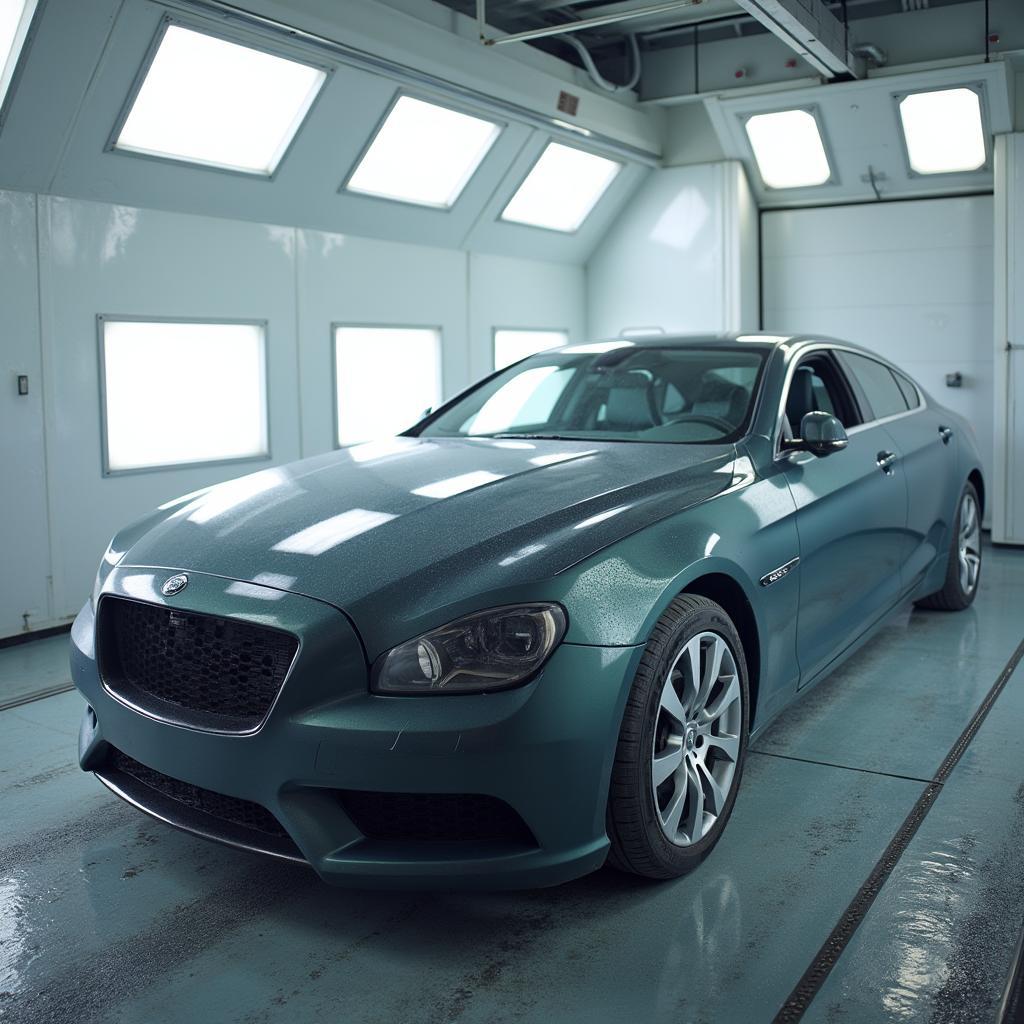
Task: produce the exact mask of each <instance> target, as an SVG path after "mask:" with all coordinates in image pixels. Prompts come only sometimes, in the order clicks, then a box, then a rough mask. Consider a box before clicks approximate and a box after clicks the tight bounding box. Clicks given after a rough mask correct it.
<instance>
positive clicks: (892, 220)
mask: <svg viewBox="0 0 1024 1024" xmlns="http://www.w3.org/2000/svg"><path fill="white" fill-rule="evenodd" d="M979 202H980V203H982V204H985V205H987V207H988V210H989V214H990V215H989V216H987V217H979V216H978V203H979ZM991 203H992V200H991V197H989V196H962V197H958V198H953V199H929V200H924V201H919V202H905V203H895V202H890V203H878V204H870V203H860V204H857V205H851V206H827V207H820V208H817V209H813V210H778V211H773V212H772V213H771V214H766V215H765V217H764V225H763V226H764V228H765V230H771V232H772V248H773V253H774V255H775V256H815V255H822V256H828V255H832V254H834V253H835V252H836V242H837V239H839V240H841V244H842V251H843V252H845V253H858V252H862V253H871V252H897V251H909V252H922V251H923V252H929V251H932V250H934V249H939V248H944V249H962V248H963V247H964V246H974V247H977V248H980V249H984V248H988V249H989V250H990V251H991V248H992V244H993V238H994V231H993V222H992V217H991V209H992V207H991ZM940 206H941V214H939V215H937V214H936V210H937V208H938V207H940ZM811 222H813V223H811Z"/></svg>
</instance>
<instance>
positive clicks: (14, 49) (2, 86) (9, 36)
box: [0, 0, 38, 104]
mask: <svg viewBox="0 0 1024 1024" xmlns="http://www.w3.org/2000/svg"><path fill="white" fill-rule="evenodd" d="M37 3H38V0H0V104H2V103H3V101H4V97H5V96H6V95H7V90H8V88H9V87H10V84H11V79H12V78H13V77H14V69H15V67H17V65H18V58H19V57H20V56H21V48H22V47H23V46H24V45H25V36H26V35H28V27H29V25H31V24H32V15H33V14H35V12H36V4H37Z"/></svg>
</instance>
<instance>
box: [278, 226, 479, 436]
mask: <svg viewBox="0 0 1024 1024" xmlns="http://www.w3.org/2000/svg"><path fill="white" fill-rule="evenodd" d="M298 238H299V250H298V263H297V269H296V276H297V280H298V289H299V291H298V299H299V307H298V319H299V338H300V357H301V365H302V399H303V401H302V423H303V432H302V447H303V454H304V455H312V454H315V453H317V452H323V451H329V450H330V449H331V448H333V447H334V427H333V415H334V413H333V401H334V391H333V380H332V374H331V373H330V365H331V364H330V358H331V355H330V353H331V345H332V332H331V324H332V323H346V324H378V325H381V326H389V327H399V326H403V327H439V328H440V329H441V343H442V367H441V370H442V374H441V385H442V388H443V390H444V394H445V395H451V394H454V393H455V392H456V391H458V390H459V389H460V388H463V387H465V386H466V384H468V383H469V375H468V370H467V367H468V364H469V355H468V352H469V346H468V339H467V335H466V308H467V291H466V259H467V257H466V254H465V253H463V252H459V251H457V250H455V249H437V248H431V247H428V246H419V245H404V244H402V243H399V242H384V241H378V240H376V239H371V238H360V237H357V236H355V235H337V234H329V233H326V232H322V231H300V232H299V233H298ZM397 369H400V368H396V367H389V366H382V367H381V368H380V372H379V375H378V376H377V379H376V380H373V381H367V382H366V383H367V387H373V388H376V389H379V392H380V399H381V401H382V402H386V401H387V389H388V377H389V375H390V374H391V373H394V372H396V370H397Z"/></svg>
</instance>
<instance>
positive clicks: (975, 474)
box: [967, 466, 985, 518]
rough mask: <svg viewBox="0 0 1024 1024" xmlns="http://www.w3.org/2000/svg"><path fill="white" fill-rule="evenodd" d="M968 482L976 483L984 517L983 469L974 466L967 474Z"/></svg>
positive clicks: (975, 486)
mask: <svg viewBox="0 0 1024 1024" xmlns="http://www.w3.org/2000/svg"><path fill="white" fill-rule="evenodd" d="M967 482H968V483H969V484H973V485H974V489H975V490H976V491H977V492H978V504H979V505H980V506H981V508H980V509H979V511H980V513H981V516H982V518H984V517H985V481H984V479H983V478H982V475H981V470H980V469H978V467H977V466H975V467H974V469H972V470H971V471H970V473H968V474H967Z"/></svg>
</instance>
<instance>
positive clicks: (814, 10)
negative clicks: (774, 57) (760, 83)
mask: <svg viewBox="0 0 1024 1024" xmlns="http://www.w3.org/2000/svg"><path fill="white" fill-rule="evenodd" d="M736 3H737V4H738V5H739V6H740V7H742V8H743V9H744V10H745V11H747V12H748V13H749V14H751V15H753V16H754V17H755V18H756V19H757V20H758V21H759V22H760V23H761V24H762V25H764V27H765V28H766V29H768V31H769V32H771V33H772V34H773V35H775V36H778V38H779V39H781V40H782V41H783V42H784V43H785V44H786V45H787V46H789V47H790V48H792V49H793V50H795V51H796V53H797V54H798V55H799V56H800V57H802V58H803V59H804V60H805V61H807V63H808V64H810V65H811V67H813V68H815V70H817V71H819V72H820V73H821V74H822V75H824V76H825V77H826V78H835V77H836V76H837V75H853V77H854V78H858V77H860V76H859V75H858V73H857V58H856V57H854V55H853V54H852V53H850V51H849V48H848V47H847V45H846V26H845V25H844V24H843V23H842V22H841V21H840V20H839V19H838V18H837V17H836V16H835V15H834V14H833V13H832V12H831V11H830V10H829V9H828V7H826V6H825V4H824V3H823V2H822V0H736Z"/></svg>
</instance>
